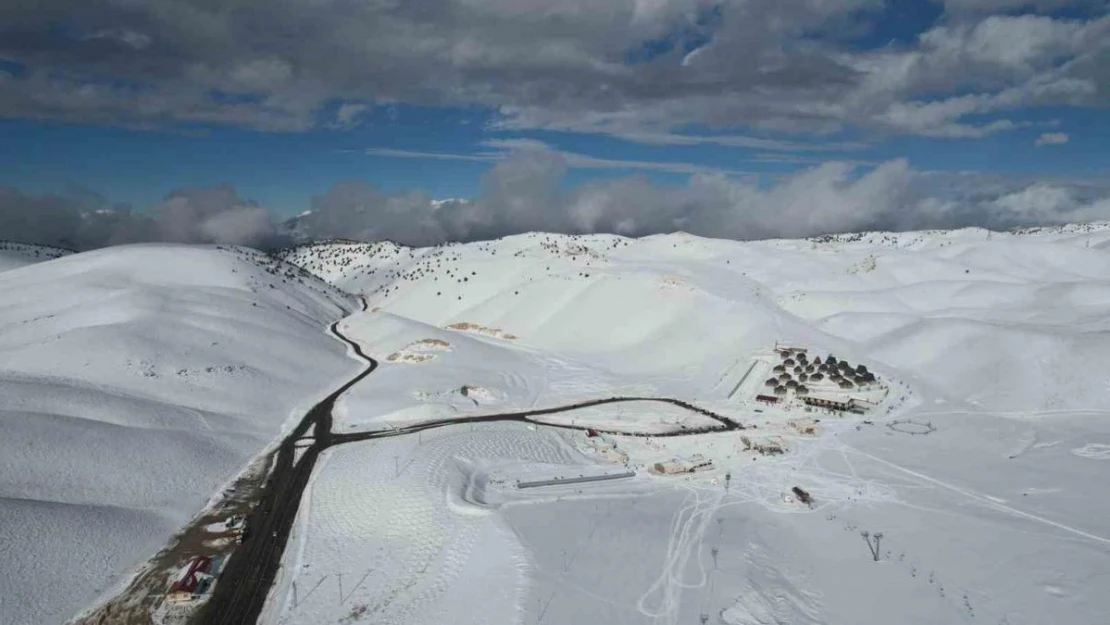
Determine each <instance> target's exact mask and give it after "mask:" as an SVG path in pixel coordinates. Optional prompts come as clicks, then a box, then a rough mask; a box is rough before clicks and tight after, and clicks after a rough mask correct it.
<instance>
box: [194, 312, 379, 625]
mask: <svg viewBox="0 0 1110 625" xmlns="http://www.w3.org/2000/svg"><path fill="white" fill-rule="evenodd" d="M362 309H363V310H364V311H365V310H366V300H365V299H363V300H362ZM328 330H329V331H330V332H331V334H332V335H333V336H335V337H336V338H338V339H339V340H341V341H343V342H344V343H346V344H347V345H350V346H351V348H352V349H353V350H354V352H355V354H357V355H358V357H359V358H361V359H362V360H364V361H365V362H366V367H365V368H364V369H363V370H362V371H360V372H359V373H358V374H357V375H355V376H354V377H352V378H351V379H350V380H348V381H347V382H346V383H345V384H343V385H342V386H340V387H339V388H338V389H336V390H335V391H334V392H332V394H330V395H328V396H327V397H326V398H324V400H323V401H321V402H320V403H318V404H316V405H315V406H313V407H312V409H310V410H309V411H308V413H307V414H306V415H305V416H304V418H303V419H302V420H301V422H300V423H299V424H298V425H297V427H296V428H295V429H294V430H293V431H292V432H291V433H290V434H289V436H287V437H285V440H283V441H282V442H281V445H280V447H279V448H278V452H277V455H276V457H275V460H274V467H273V470H272V471H271V473H270V477H269V478H268V479H267V481H266V484H265V486H263V489H262V496H261V498H260V499H259V502H258V505H256V506H255V508H254V510H253V511H252V512H251V513H250V515H249V516H248V517H247V527H248V528H249V531H250V535H249V537H248V538H247V539H246V540H244V541H243V544H242V546H240V547H239V548H238V549H236V550H235V551H234V552H232V554H231V556H230V557H229V558H228V561H227V563H226V565H225V566H224V568H223V571H221V573H220V578H219V582H218V583H217V584H216V587H215V589H214V590H213V592H212V597H211V599H209V601H208V603H207V604H206V605H205V606H204V608H202V609H201V610H200V611H198V614H197V616H196V617H195V618H194V619H192V621H191V622H193V623H204V624H211V625H241V624H244V623H256V622H257V621H258V616H259V614H260V613H261V612H262V606H263V605H264V604H265V602H266V595H267V594H269V591H270V587H271V586H272V585H273V583H274V577H275V576H276V575H277V571H278V568H279V567H280V565H281V556H282V553H284V551H285V544H286V542H288V540H289V532H290V530H291V529H292V527H293V522H294V521H295V520H296V518H297V510H298V508H299V507H300V503H301V495H302V494H303V493H304V489H305V486H306V485H307V484H308V478H309V476H310V475H312V469H313V468H314V467H315V466H316V460H317V458H318V457H319V456H320V452H321V451H323V450H324V449H327V448H328V447H330V446H331V445H332V431H331V430H332V408H333V407H334V406H335V400H336V399H338V398H339V396H340V395H342V394H343V393H345V392H347V390H348V389H350V388H351V387H352V386H354V385H355V384H357V383H358V382H359V381H361V380H362V379H363V378H365V377H366V376H368V375H370V373H372V372H373V371H374V369H376V368H377V367H378V361H376V360H374V359H373V358H371V357H369V356H367V355H366V354H365V353H363V351H362V348H361V347H360V346H359V345H358V343H355V342H354V341H352V340H350V339H348V338H347V337H346V336H343V334H342V333H341V332H340V331H339V321H336V322H335V323H332V324H331V326H329V327H328ZM312 426H315V429H314V430H313V432H312V434H313V438H312V439H310V440H311V441H312V444H311V445H310V446H308V447H307V448H305V449H304V451H303V455H302V456H301V458H300V460H299V461H297V462H294V458H295V457H296V443H297V441H298V440H300V439H301V438H303V437H304V436H305V434H307V433H308V430H309V428H310V427H312Z"/></svg>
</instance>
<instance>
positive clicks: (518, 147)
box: [365, 138, 739, 174]
mask: <svg viewBox="0 0 1110 625" xmlns="http://www.w3.org/2000/svg"><path fill="white" fill-rule="evenodd" d="M482 145H483V146H485V147H488V148H492V150H491V151H485V152H471V153H457V152H425V151H420V150H398V149H393V148H367V149H366V150H365V154H367V155H369V156H384V157H389V158H411V159H427V160H447V161H470V162H480V163H494V162H500V161H504V160H507V159H508V158H510V157H511V156H512V155H513V154H514V153H521V152H537V151H539V152H552V153H555V154H558V155H559V157H560V158H562V159H563V160H564V162H565V163H566V165H567V166H568V167H571V168H573V169H626V170H637V171H656V172H664V173H673V174H698V173H707V172H722V173H739V172H737V171H735V170H724V169H721V168H717V167H710V166H707V165H698V164H695V163H682V162H674V161H640V160H629V159H610V158H599V157H596V156H589V155H586V154H579V153H577V152H567V151H557V150H554V149H553V148H552V147H551V146H550V145H548V144H547V143H544V142H543V141H537V140H535V139H525V138H509V139H487V140H485V141H483V142H482Z"/></svg>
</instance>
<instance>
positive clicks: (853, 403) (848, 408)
mask: <svg viewBox="0 0 1110 625" xmlns="http://www.w3.org/2000/svg"><path fill="white" fill-rule="evenodd" d="M800 399H801V400H802V401H803V402H805V403H806V404H807V405H810V406H815V407H818V408H828V409H830V410H840V411H842V412H855V413H859V414H863V413H864V412H865V411H866V410H867V407H866V406H865V405H863V404H861V403H860V402H858V401H857V400H855V399H848V400H840V399H832V398H828V397H821V396H818V395H804V396H802V397H800Z"/></svg>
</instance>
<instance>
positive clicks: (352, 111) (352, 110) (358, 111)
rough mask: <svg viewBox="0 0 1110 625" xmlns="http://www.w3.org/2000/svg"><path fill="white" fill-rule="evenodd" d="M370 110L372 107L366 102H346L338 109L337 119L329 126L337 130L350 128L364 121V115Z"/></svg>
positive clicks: (336, 112)
mask: <svg viewBox="0 0 1110 625" xmlns="http://www.w3.org/2000/svg"><path fill="white" fill-rule="evenodd" d="M369 110H370V107H369V106H367V105H365V104H360V103H357V102H344V103H343V104H341V105H339V108H338V109H336V111H335V120H334V121H333V122H331V123H330V124H329V125H328V126H329V127H330V128H333V129H336V130H349V129H351V128H354V127H356V126H358V125H359V124H360V123H362V117H363V116H364V115H366V113H367V111H369Z"/></svg>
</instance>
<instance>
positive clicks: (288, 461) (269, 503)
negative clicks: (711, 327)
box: [192, 298, 744, 625]
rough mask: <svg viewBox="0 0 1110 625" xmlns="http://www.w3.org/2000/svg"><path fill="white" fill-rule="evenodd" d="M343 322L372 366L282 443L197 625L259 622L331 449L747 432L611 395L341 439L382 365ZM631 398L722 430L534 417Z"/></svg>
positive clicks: (335, 327)
mask: <svg viewBox="0 0 1110 625" xmlns="http://www.w3.org/2000/svg"><path fill="white" fill-rule="evenodd" d="M366 309H367V305H366V299H365V298H362V310H363V312H365V311H366ZM339 323H340V322H339V321H336V322H334V323H332V324H331V325H330V326H329V327H328V330H329V332H330V333H331V334H332V335H333V336H335V337H336V338H337V339H339V340H340V341H343V342H344V343H346V344H347V345H349V346H350V347H351V349H352V350H353V351H354V353H355V354H356V355H357V356H358V357H359V358H361V359H362V360H363V361H365V362H366V363H367V364H366V367H365V368H364V369H363V370H362V371H360V372H359V373H358V374H356V375H355V376H354V377H352V378H351V379H350V380H348V381H347V382H346V383H345V384H343V385H342V386H340V387H339V388H338V389H336V390H335V391H334V392H333V393H332V394H330V395H328V396H327V397H326V398H324V399H323V400H322V401H321V402H320V403H318V404H316V405H315V406H313V407H312V409H310V410H309V411H308V413H307V414H305V416H304V418H303V419H302V420H301V422H300V423H299V424H298V425H297V427H296V428H295V429H294V430H293V431H292V432H291V433H290V434H289V436H287V437H286V438H285V439H284V440H283V441H282V442H281V445H280V446H279V447H278V451H277V455H276V458H275V461H274V467H273V470H272V471H271V473H270V477H269V478H268V479H267V481H266V484H265V485H264V486H263V488H262V495H261V497H260V498H259V501H258V504H257V505H256V506H255V508H254V510H253V511H252V512H251V513H250V515H249V516H248V518H247V527H249V528H250V537H249V538H248V539H246V540H245V541H244V542H243V545H242V546H240V547H239V548H238V549H236V550H235V551H234V552H233V553H232V554H231V556H229V559H228V561H227V563H226V564H225V566H224V568H223V571H222V572H221V573H220V578H219V582H218V583H217V584H216V586H215V589H214V590H213V593H212V597H211V599H210V600H209V601H208V603H207V604H206V605H205V606H204V607H203V608H202V609H201V610H200V611H199V612H198V614H197V616H196V618H194V619H193V620H192V623H197V624H204V625H242V624H244V623H256V622H257V621H258V617H259V615H260V614H261V612H262V608H263V605H264V604H265V602H266V596H267V595H268V594H269V591H270V588H271V586H273V583H274V578H275V577H276V576H277V572H278V569H279V568H280V566H281V558H282V554H283V553H284V551H285V545H286V543H287V542H288V540H289V534H290V531H291V530H292V528H293V523H294V521H295V520H296V518H297V511H298V509H299V508H300V504H301V497H302V495H303V494H304V489H305V487H306V486H307V484H308V479H309V477H310V476H311V475H312V471H313V469H314V468H315V466H316V461H317V459H318V458H319V456H320V452H322V451H324V450H325V449H328V448H329V447H332V446H335V445H341V444H344V443H353V442H357V441H365V440H371V439H375V438H385V437H390V436H402V435H406V434H414V433H416V432H421V431H424V430H430V429H434V428H439V427H444V426H447V425H458V424H463V423H483V422H497V421H522V422H531V423H536V424H538V425H545V426H549V427H557V428H563V429H572V430H586V429H593V430H595V431H598V432H603V433H608V434H620V435H623V436H650V437H666V436H685V435H690V434H699V433H706V432H718V431H726V430H740V429H744V426H743V425H741V424H740V423H737V422H736V421H734V420H732V419H729V418H728V417H725V416H723V415H720V414H717V413H715V412H712V411H710V410H706V409H704V408H699V407H697V406H694V405H693V404H690V403H688V402H684V401H682V400H679V399H672V398H668V397H609V398H604V399H595V400H590V401H584V402H579V403H575V404H568V405H565V406H555V407H551V408H540V409H536V410H525V411H519V412H506V413H500V414H490V415H478V416H471V417H458V418H452V419H442V420H437V421H425V422H422V423H417V424H413V425H409V426H405V427H399V428H392V429H388V430H376V431H371V432H354V433H347V434H335V433H333V432H332V409H333V408H334V406H335V401H336V400H337V399H338V398H339V396H340V395H342V394H343V393H345V392H347V391H348V390H349V389H350V388H351V387H352V386H354V385H355V384H357V383H358V382H360V381H361V380H362V379H363V378H365V377H366V376H368V375H370V374H371V373H372V372H373V371H374V370H375V369H377V367H378V361H377V360H374V359H373V358H371V357H370V356H367V355H366V354H365V353H364V352H363V351H362V347H361V346H360V345H359V344H358V343H356V342H355V341H352V340H351V339H349V338H347V337H346V336H344V335H343V333H342V332H340V331H339ZM633 401H652V402H662V403H667V404H671V405H674V406H678V407H680V408H684V409H686V410H690V411H692V412H696V413H698V414H701V415H703V416H706V417H709V418H711V419H713V420H715V421H717V422H718V423H719V424H720V426H717V427H703V428H686V429H681V430H676V431H672V432H665V433H646V432H645V433H635V432H627V431H609V430H602V429H598V428H589V427H588V426H577V425H567V424H556V423H545V422H543V421H539V420H536V419H534V418H533V417H542V416H544V415H549V414H555V413H560V412H569V411H572V410H580V409H582V408H589V407H592V406H601V405H605V404H615V403H621V402H633ZM310 428H313V431H312V435H311V436H310V437H308V436H307V435H308V431H309V429H310ZM303 440H311V441H312V442H311V444H310V445H308V446H307V447H304V446H302V447H301V449H302V450H303V451H302V456H301V457H300V458H299V459H297V456H296V453H297V450H298V448H297V443H298V442H299V441H303Z"/></svg>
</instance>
